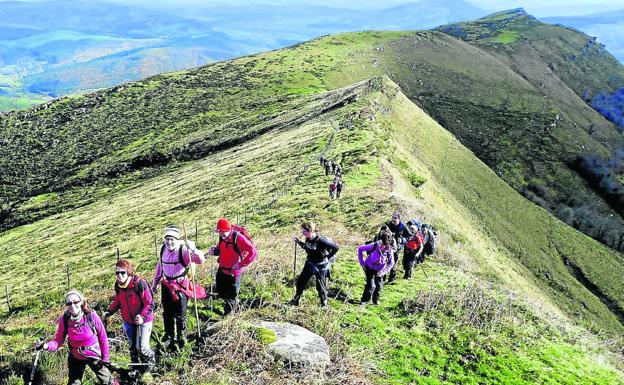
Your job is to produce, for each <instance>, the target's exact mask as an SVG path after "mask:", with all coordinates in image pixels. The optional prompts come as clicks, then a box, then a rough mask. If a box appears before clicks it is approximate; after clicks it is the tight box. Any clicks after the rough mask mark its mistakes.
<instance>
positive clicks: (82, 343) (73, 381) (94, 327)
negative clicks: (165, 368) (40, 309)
mask: <svg viewBox="0 0 624 385" xmlns="http://www.w3.org/2000/svg"><path fill="white" fill-rule="evenodd" d="M65 305H66V306H67V309H66V310H65V311H64V312H63V315H62V316H61V318H59V320H58V328H57V331H56V336H55V337H54V339H53V340H52V341H48V342H45V343H44V342H43V341H40V342H38V343H37V344H36V345H35V349H37V350H39V349H43V350H48V351H51V352H53V351H56V350H57V349H58V348H60V347H61V346H62V345H63V342H65V337H67V344H68V345H69V349H68V358H67V368H68V372H69V373H68V380H67V384H68V385H80V384H81V383H82V377H83V375H84V372H85V369H86V368H87V366H89V367H90V368H91V370H92V371H93V373H95V376H96V377H97V379H98V383H99V384H100V385H111V384H118V382H117V380H114V379H113V376H112V374H111V372H110V370H109V369H108V365H107V364H108V362H109V354H108V338H107V336H106V330H105V329H104V324H102V321H101V320H100V317H98V315H97V313H96V312H95V311H94V310H91V308H89V305H87V302H86V301H85V298H84V296H83V295H82V294H81V293H80V292H79V291H77V290H70V291H68V292H67V294H65Z"/></svg>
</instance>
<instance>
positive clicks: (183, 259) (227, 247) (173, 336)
mask: <svg viewBox="0 0 624 385" xmlns="http://www.w3.org/2000/svg"><path fill="white" fill-rule="evenodd" d="M216 232H217V233H218V234H219V239H218V242H217V244H216V245H215V246H213V247H210V248H209V249H208V250H207V251H206V252H205V253H204V252H203V251H201V250H199V249H198V248H197V246H196V245H195V242H193V241H191V240H186V241H182V240H181V239H180V230H179V229H178V228H177V227H175V226H170V227H167V228H166V229H165V232H164V239H163V244H162V247H161V249H160V255H159V260H158V262H157V264H156V271H155V274H154V278H153V280H152V283H151V285H150V284H149V283H148V282H147V281H146V280H145V279H143V278H140V277H139V276H138V275H136V274H135V273H134V271H133V269H132V265H131V264H130V262H129V261H127V260H125V259H120V260H118V261H117V263H116V264H115V285H114V288H115V296H114V299H113V302H112V303H111V304H110V306H109V307H108V311H106V312H105V313H104V314H103V315H102V319H100V318H99V317H98V315H97V313H96V312H95V311H93V310H92V309H90V308H89V306H88V304H87V301H86V299H85V297H84V296H83V295H82V293H80V292H79V291H77V290H70V291H68V292H67V294H65V305H66V306H67V309H66V310H65V311H64V312H63V314H62V315H61V317H60V318H59V320H58V328H57V332H56V335H55V337H54V339H52V340H51V341H47V342H45V340H43V339H41V340H39V341H38V342H37V344H36V346H35V348H36V349H37V350H48V351H55V350H57V349H58V348H59V347H60V346H61V345H62V344H63V343H64V341H65V338H67V341H68V345H69V355H68V372H69V380H68V384H70V385H79V384H81V383H82V377H83V375H84V372H85V369H86V367H87V366H89V367H90V368H91V370H92V371H93V372H94V373H95V375H96V377H97V379H98V381H99V383H100V384H105V385H110V384H117V383H118V380H117V379H115V378H113V376H112V371H113V370H115V369H116V368H114V367H113V365H111V364H110V359H109V346H108V337H107V334H106V329H105V327H104V323H105V322H106V321H107V320H108V318H109V317H110V316H111V315H112V314H114V313H115V312H117V311H118V310H120V311H121V318H122V320H123V328H124V331H125V334H126V337H127V339H128V342H129V346H130V359H131V361H132V364H131V365H135V366H136V367H137V368H138V369H137V370H136V374H140V373H142V372H145V371H148V370H150V369H151V368H152V367H153V366H154V364H155V363H156V359H155V353H154V351H153V350H152V349H151V347H150V337H151V333H152V324H153V321H154V300H153V294H155V293H156V292H157V291H158V288H159V283H160V287H162V294H161V303H162V309H163V312H162V314H163V324H164V329H165V336H164V340H163V344H164V346H165V347H167V348H169V349H170V350H173V351H177V350H179V349H180V348H182V347H183V346H184V344H185V334H186V329H187V317H186V312H187V305H188V302H189V299H191V298H192V299H195V300H197V299H202V298H206V297H207V294H206V291H205V289H204V288H203V287H202V286H201V285H198V284H195V283H194V280H192V279H191V277H190V276H189V275H190V272H191V266H192V265H193V264H203V263H204V262H205V261H206V254H208V255H214V256H217V257H218V258H217V262H218V265H219V268H218V270H217V274H216V277H215V291H216V293H217V295H219V297H220V298H222V299H223V300H224V310H223V312H224V314H229V313H230V312H231V311H232V310H233V309H234V307H235V305H236V301H237V297H238V293H239V291H240V283H241V276H242V272H243V268H245V266H248V265H249V264H250V263H252V262H253V261H254V260H255V259H256V255H257V250H256V247H255V246H254V245H253V243H252V242H251V239H250V237H249V234H248V233H247V231H246V229H245V228H244V227H242V226H238V225H232V224H231V223H230V222H229V221H228V220H227V219H224V218H222V219H219V220H218V221H217V225H216Z"/></svg>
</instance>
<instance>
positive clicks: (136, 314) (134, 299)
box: [103, 259, 156, 370]
mask: <svg viewBox="0 0 624 385" xmlns="http://www.w3.org/2000/svg"><path fill="white" fill-rule="evenodd" d="M119 309H121V318H122V319H123V321H124V323H123V328H124V331H125V333H126V337H128V342H129V343H130V361H132V362H134V363H141V362H143V363H145V364H147V369H149V370H151V369H153V367H154V364H156V358H155V356H154V352H153V351H152V349H151V348H150V336H151V335H152V321H153V320H154V301H153V299H152V293H151V292H150V286H149V284H148V283H147V281H146V280H144V279H142V278H139V276H137V275H135V274H134V271H133V270H132V265H131V264H130V262H128V261H127V260H125V259H120V260H119V261H117V264H116V265H115V298H114V299H113V303H111V304H110V306H109V307H108V312H106V313H104V316H103V318H104V320H106V319H108V317H110V316H111V315H113V314H115V312H116V311H117V310H119Z"/></svg>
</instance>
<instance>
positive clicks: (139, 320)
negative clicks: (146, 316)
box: [134, 314, 144, 325]
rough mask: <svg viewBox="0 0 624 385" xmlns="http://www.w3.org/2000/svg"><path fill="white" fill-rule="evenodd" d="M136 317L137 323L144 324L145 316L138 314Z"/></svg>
mask: <svg viewBox="0 0 624 385" xmlns="http://www.w3.org/2000/svg"><path fill="white" fill-rule="evenodd" d="M134 319H135V321H136V324H137V325H142V324H143V321H144V320H143V317H141V315H140V314H137V316H136V317H134Z"/></svg>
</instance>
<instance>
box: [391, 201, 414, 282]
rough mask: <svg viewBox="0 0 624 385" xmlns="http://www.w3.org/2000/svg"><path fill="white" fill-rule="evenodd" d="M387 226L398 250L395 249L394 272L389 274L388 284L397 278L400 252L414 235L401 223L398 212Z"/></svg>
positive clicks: (393, 214)
mask: <svg viewBox="0 0 624 385" xmlns="http://www.w3.org/2000/svg"><path fill="white" fill-rule="evenodd" d="M386 226H388V228H389V229H390V231H391V232H392V235H393V237H394V239H395V241H396V248H395V249H394V263H393V266H392V270H390V274H388V283H390V282H392V281H394V280H395V278H396V271H397V264H398V261H399V252H400V251H401V250H402V249H403V246H404V245H405V243H406V242H407V240H408V239H409V238H411V237H412V233H410V232H409V230H408V228H407V227H406V226H405V225H404V224H403V222H401V214H400V213H399V212H396V211H395V212H394V213H392V219H391V220H390V222H388V223H386Z"/></svg>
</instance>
